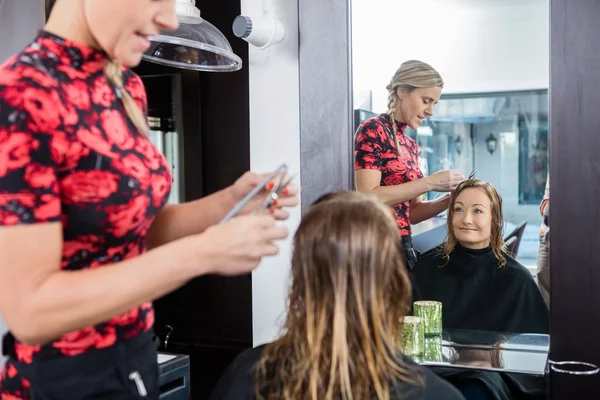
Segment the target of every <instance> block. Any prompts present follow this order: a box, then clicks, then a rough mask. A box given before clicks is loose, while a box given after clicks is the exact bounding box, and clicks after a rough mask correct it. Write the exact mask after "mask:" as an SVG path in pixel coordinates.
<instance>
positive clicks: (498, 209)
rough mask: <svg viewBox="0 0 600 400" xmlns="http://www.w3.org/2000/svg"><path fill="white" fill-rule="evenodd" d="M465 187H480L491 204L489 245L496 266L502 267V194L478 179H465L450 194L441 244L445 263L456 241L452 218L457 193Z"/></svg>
mask: <svg viewBox="0 0 600 400" xmlns="http://www.w3.org/2000/svg"><path fill="white" fill-rule="evenodd" d="M465 189H480V190H483V192H484V193H485V194H486V196H487V197H488V199H490V203H491V206H492V213H491V214H492V229H491V231H492V232H491V234H492V237H491V238H490V247H491V249H492V253H494V256H496V259H497V260H498V268H502V267H503V266H505V265H506V256H505V254H506V246H505V245H504V239H503V238H502V228H503V226H504V213H503V212H502V196H500V193H498V191H497V190H496V188H495V187H494V186H493V185H492V184H490V183H487V182H483V181H480V180H479V179H467V180H465V181H463V182H461V183H460V184H459V185H458V187H457V188H456V190H455V191H454V192H453V193H452V195H451V196H450V205H449V207H448V218H447V219H446V227H447V229H448V233H447V236H446V241H445V242H444V244H443V246H442V253H443V256H444V259H445V260H446V264H448V262H450V254H451V253H452V251H454V247H455V246H456V244H457V243H458V240H457V239H456V236H455V235H454V227H453V226H452V220H453V219H454V205H455V204H456V199H457V198H458V195H459V194H460V193H461V192H462V191H463V190H465Z"/></svg>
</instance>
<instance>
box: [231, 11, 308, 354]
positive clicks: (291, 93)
mask: <svg viewBox="0 0 600 400" xmlns="http://www.w3.org/2000/svg"><path fill="white" fill-rule="evenodd" d="M241 4H242V13H243V14H245V15H249V16H255V15H260V14H261V13H262V4H265V7H266V8H267V11H268V12H269V13H271V14H272V15H274V16H276V17H277V18H279V19H280V20H281V21H282V22H283V24H284V25H285V27H286V37H285V39H284V41H283V42H281V43H279V44H277V45H274V46H272V47H271V48H270V49H266V50H257V49H256V48H255V47H253V46H250V53H249V65H247V66H245V68H248V69H249V73H250V166H251V169H252V170H253V171H257V172H259V171H263V172H266V171H270V170H272V169H274V168H276V167H277V166H278V165H279V164H280V163H283V162H285V163H287V164H288V166H289V168H290V173H292V174H298V175H297V177H296V183H301V182H299V176H300V175H299V172H300V125H299V124H300V122H299V118H300V117H299V114H300V111H299V108H300V104H299V84H298V80H299V69H298V2H297V0H293V1H290V0H287V1H284V0H269V1H265V2H263V1H260V0H244V1H242V3H241ZM299 221H300V207H297V208H296V209H295V210H294V211H293V212H292V215H291V217H290V219H289V221H287V222H286V226H287V227H288V228H289V229H290V239H289V240H287V241H285V242H283V243H281V251H280V253H279V255H277V256H276V257H271V258H268V259H265V260H264V261H263V264H262V265H261V266H260V267H259V268H258V269H257V270H256V271H254V273H253V274H252V326H253V338H254V345H255V346H257V345H259V344H262V343H265V342H267V341H270V340H273V339H274V338H275V337H276V336H278V333H279V331H280V326H281V323H282V322H283V320H282V318H281V317H282V315H283V313H284V312H285V307H286V296H287V289H288V284H289V271H290V259H291V235H293V233H294V231H295V229H296V227H297V225H298V223H299Z"/></svg>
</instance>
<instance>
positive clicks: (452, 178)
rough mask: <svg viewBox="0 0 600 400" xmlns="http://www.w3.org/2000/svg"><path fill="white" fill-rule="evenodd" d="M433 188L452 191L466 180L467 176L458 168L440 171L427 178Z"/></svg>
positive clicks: (440, 190)
mask: <svg viewBox="0 0 600 400" xmlns="http://www.w3.org/2000/svg"><path fill="white" fill-rule="evenodd" d="M426 179H427V180H428V182H429V186H430V188H431V190H433V191H436V192H452V191H453V190H454V189H456V187H457V186H458V185H459V184H460V183H461V182H462V181H464V180H465V176H464V175H463V174H462V172H460V170H458V169H450V170H445V171H438V172H436V173H435V174H433V175H429V176H428V177H427V178H426Z"/></svg>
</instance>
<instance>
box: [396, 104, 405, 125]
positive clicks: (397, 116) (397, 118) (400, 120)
mask: <svg viewBox="0 0 600 400" xmlns="http://www.w3.org/2000/svg"><path fill="white" fill-rule="evenodd" d="M396 106H398V105H397V104H396ZM394 120H396V122H400V123H401V124H404V123H405V122H404V120H403V119H402V113H401V112H400V109H399V108H396V109H395V110H394Z"/></svg>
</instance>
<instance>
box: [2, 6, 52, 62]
mask: <svg viewBox="0 0 600 400" xmlns="http://www.w3.org/2000/svg"><path fill="white" fill-rule="evenodd" d="M43 24H44V0H0V64H1V63H3V62H4V61H6V59H7V58H8V57H10V56H11V55H13V54H14V53H16V52H18V51H19V50H21V49H22V48H23V47H24V46H25V45H27V43H29V42H30V41H31V40H32V39H33V38H34V37H35V34H36V31H37V30H38V29H40V28H41V27H42V25H43Z"/></svg>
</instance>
